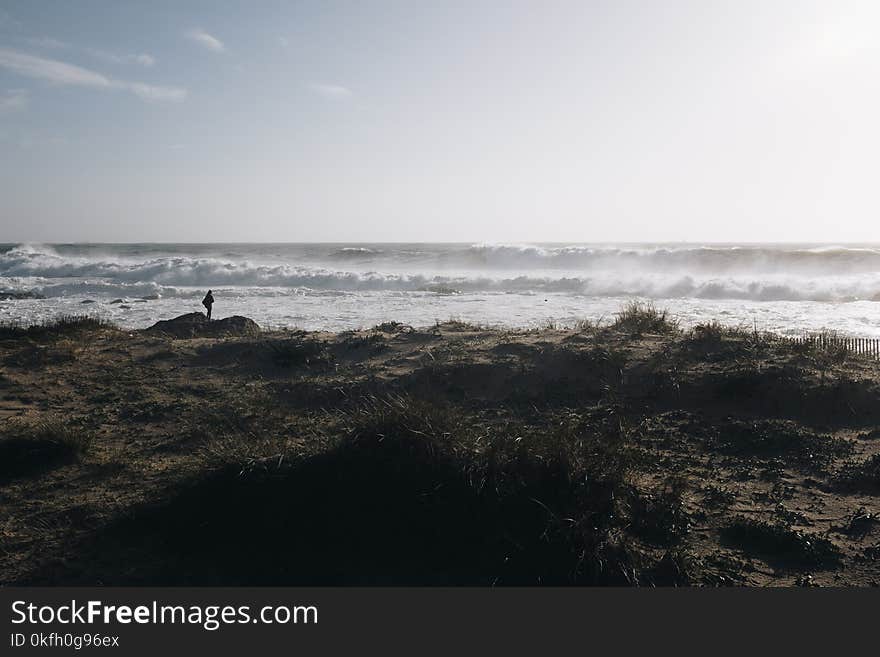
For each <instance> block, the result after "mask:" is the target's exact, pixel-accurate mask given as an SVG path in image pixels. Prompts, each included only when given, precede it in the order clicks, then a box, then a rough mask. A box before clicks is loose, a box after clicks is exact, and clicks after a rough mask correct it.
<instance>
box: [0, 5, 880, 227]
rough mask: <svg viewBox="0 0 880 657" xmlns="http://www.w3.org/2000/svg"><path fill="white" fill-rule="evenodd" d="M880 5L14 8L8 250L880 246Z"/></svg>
mask: <svg viewBox="0 0 880 657" xmlns="http://www.w3.org/2000/svg"><path fill="white" fill-rule="evenodd" d="M878 74H880V3H877V2H874V1H872V0H837V1H818V0H813V1H811V0H763V1H753V0H738V1H734V0H729V1H725V2H718V1H713V0H692V1H691V0H665V1H664V2H654V1H650V0H644V1H641V2H637V1H634V0H614V1H609V2H603V1H596V2H590V1H588V0H580V1H572V2H556V1H553V0H542V1H540V2H539V1H537V0H535V1H532V2H519V1H516V0H505V1H504V2H501V1H493V2H487V1H480V0H469V1H466V2H464V1H462V2H459V1H456V0H448V1H446V2H428V1H423V2H407V1H400V2H397V1H386V2H373V1H370V0H365V1H364V0H362V1H360V2H354V1H353V2H332V1H322V2H289V1H287V2H281V1H278V2H270V1H259V0H255V1H253V2H248V3H243V2H223V1H220V0H212V1H202V2H197V1H182V0H180V1H164V0H152V1H151V2H124V1H119V0H113V1H106V2H99V1H96V0H94V1H90V0H79V1H78V2H75V3H74V2H67V1H63V0H59V1H56V2H50V1H40V0H0V242H25V241H27V242H74V241H81V242H87V241H90V242H145V241H157V242H240V241H249V242H273V241H283V242H303V241H331V242H357V241H366V242H379V241H402V242H406V241H443V242H493V243H514V242H564V241H572V242H615V241H623V242H646V241H663V242H679V241H691V242H705V241H710V242H761V241H765V242H766V241H769V242H785V241H790V242H860V241H869V242H877V241H880V212H878V211H880V185H878V184H877V160H878V158H880V75H878Z"/></svg>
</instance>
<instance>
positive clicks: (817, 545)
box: [721, 517, 843, 568]
mask: <svg viewBox="0 0 880 657" xmlns="http://www.w3.org/2000/svg"><path fill="white" fill-rule="evenodd" d="M721 534H722V538H724V539H725V540H727V541H729V542H731V543H733V544H735V545H737V546H739V547H740V548H742V549H744V550H746V551H750V552H754V553H756V554H758V555H759V556H761V557H763V558H765V559H767V560H770V561H774V562H777V563H779V564H780V565H789V566H792V567H796V568H821V567H825V568H828V567H834V566H837V565H838V564H839V563H840V560H841V558H842V556H843V555H842V553H841V552H840V549H839V548H838V547H837V546H836V545H835V544H834V543H832V542H831V541H829V540H828V539H827V538H824V537H822V536H818V535H816V534H809V533H806V532H802V531H799V530H795V529H791V528H790V527H787V526H785V525H781V524H771V523H768V522H763V521H760V520H754V519H751V518H742V517H740V518H737V519H735V520H734V521H733V522H732V523H731V524H729V525H728V526H727V527H725V528H724V529H723V530H722V532H721Z"/></svg>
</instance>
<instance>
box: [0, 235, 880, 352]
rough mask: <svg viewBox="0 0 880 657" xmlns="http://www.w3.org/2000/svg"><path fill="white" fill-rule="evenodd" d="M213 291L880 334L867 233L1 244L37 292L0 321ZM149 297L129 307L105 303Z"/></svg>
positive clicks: (302, 304)
mask: <svg viewBox="0 0 880 657" xmlns="http://www.w3.org/2000/svg"><path fill="white" fill-rule="evenodd" d="M207 288H212V289H214V291H215V294H218V293H219V296H220V297H221V298H223V299H230V300H231V299H235V304H236V307H235V308H234V309H232V308H230V311H233V310H234V312H235V313H238V314H249V315H252V316H255V319H260V318H262V319H263V320H264V321H270V322H274V323H276V324H298V325H302V326H310V327H312V328H330V329H339V328H351V327H353V326H362V325H368V324H369V323H371V322H373V320H376V321H382V320H384V319H406V320H407V321H410V322H411V323H412V322H415V323H420V324H426V323H430V322H431V321H433V320H434V319H437V318H440V319H444V318H447V317H450V316H467V317H468V318H470V319H473V320H475V321H485V322H490V323H500V324H507V325H531V324H535V323H541V322H545V321H547V320H548V319H556V320H560V321H562V322H563V323H564V322H566V321H574V319H576V318H578V317H583V316H590V314H591V313H592V314H594V315H595V314H597V313H599V314H604V315H606V316H607V315H609V314H611V313H613V312H614V310H615V308H616V305H619V303H620V302H621V300H623V299H626V298H628V297H640V298H647V299H654V300H657V301H658V303H660V302H662V303H663V304H665V305H668V306H670V307H671V309H672V310H673V311H676V312H678V313H685V314H686V316H685V317H683V320H684V321H685V323H688V322H693V321H699V320H700V319H701V318H702V319H705V318H706V313H707V312H708V311H713V312H716V313H723V314H725V316H726V317H728V318H729V320H730V322H731V323H737V322H740V323H742V322H747V323H751V322H752V321H754V320H755V319H756V317H761V318H763V319H765V320H766V321H767V322H768V323H772V324H773V327H774V328H775V329H776V330H800V329H806V328H819V327H822V326H834V325H836V326H837V328H838V329H840V330H845V331H847V332H850V333H854V334H860V335H866V334H870V335H875V334H877V333H880V327H878V328H877V329H876V330H875V328H874V324H875V323H878V322H880V304H876V303H875V302H876V301H877V300H880V248H877V247H875V246H873V245H854V246H851V245H818V246H817V245H800V246H779V245H650V244H645V245H576V244H568V245H528V244H524V245H515V244H514V245H492V244H474V245H440V244H377V245H344V244H327V245H316V244H300V245H297V244H272V245H241V244H238V245H116V246H114V245H42V244H18V245H6V246H0V291H2V290H12V291H17V292H23V291H29V292H32V293H34V294H38V295H42V296H45V297H47V299H46V300H43V301H38V302H37V301H35V302H25V301H14V302H13V301H8V302H2V304H3V305H2V309H0V315H2V316H3V317H5V318H16V319H17V318H18V317H16V313H19V314H21V315H22V317H23V318H24V316H25V314H27V317H31V316H33V315H34V313H36V314H37V315H40V316H42V315H45V314H51V313H57V312H59V311H60V310H61V309H66V310H70V306H71V305H72V304H76V303H81V302H82V301H84V300H87V299H89V300H95V301H98V302H99V303H98V304H93V305H91V306H89V308H90V309H91V308H93V307H95V308H96V310H95V311H96V312H107V313H111V314H113V318H114V319H116V320H117V321H120V322H121V323H123V324H125V325H130V326H140V325H145V324H146V323H148V322H150V321H155V319H158V318H160V317H162V316H164V315H166V314H169V313H171V312H176V311H177V310H178V309H183V310H190V309H191V306H192V305H193V302H194V300H196V299H197V298H199V297H200V295H201V294H203V293H204V290H205V289H207ZM147 297H149V298H151V299H152V300H151V301H150V302H149V303H147V304H138V308H137V309H133V308H132V309H120V308H119V306H120V305H128V304H115V305H113V307H112V308H111V305H110V304H109V302H110V301H111V300H114V299H117V298H126V299H139V298H141V299H142V298H147ZM316 304H320V309H318V308H317V307H316ZM222 307H223V302H221V301H219V300H218V310H219V309H220V308H222ZM122 311H125V312H122ZM395 313H397V314H395ZM400 313H403V314H405V315H406V317H405V318H404V317H401V316H400ZM770 318H772V320H771V319H770ZM374 323H375V322H374ZM841 323H842V324H843V325H841ZM817 324H818V326H817Z"/></svg>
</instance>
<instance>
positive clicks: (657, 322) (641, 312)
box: [611, 301, 678, 335]
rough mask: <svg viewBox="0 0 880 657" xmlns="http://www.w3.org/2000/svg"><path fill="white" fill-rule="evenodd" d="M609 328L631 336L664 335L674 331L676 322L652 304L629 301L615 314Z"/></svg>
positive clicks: (676, 327)
mask: <svg viewBox="0 0 880 657" xmlns="http://www.w3.org/2000/svg"><path fill="white" fill-rule="evenodd" d="M611 328H613V329H616V330H618V331H623V332H626V333H629V334H631V335H642V334H644V333H655V334H662V335H665V334H668V333H673V332H674V331H676V330H677V329H678V322H677V321H676V320H674V319H672V318H671V317H669V314H668V313H667V311H666V310H658V309H657V308H656V307H655V306H654V304H653V303H644V302H641V301H630V302H629V303H627V304H626V305H625V306H624V307H623V308H622V309H621V310H620V311H619V312H618V313H617V319H615V320H614V323H613V324H612V325H611Z"/></svg>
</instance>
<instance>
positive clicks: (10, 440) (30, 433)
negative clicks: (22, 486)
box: [0, 419, 94, 481]
mask: <svg viewBox="0 0 880 657" xmlns="http://www.w3.org/2000/svg"><path fill="white" fill-rule="evenodd" d="M4 434H5V435H4V437H3V438H0V481H8V480H11V479H17V478H19V477H23V476H28V475H33V474H38V473H41V472H45V471H47V470H51V469H53V468H55V467H58V466H60V465H64V464H66V463H73V462H75V461H77V460H78V459H79V458H80V457H81V456H82V455H84V454H86V453H87V452H88V451H89V449H91V446H92V443H93V441H94V435H93V434H92V433H90V432H88V431H84V430H82V429H80V428H79V427H75V426H72V425H71V424H69V423H68V422H65V421H64V420H60V419H47V420H42V421H40V422H36V423H32V424H26V423H20V422H15V423H12V422H10V423H9V424H7V426H6V427H4Z"/></svg>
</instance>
